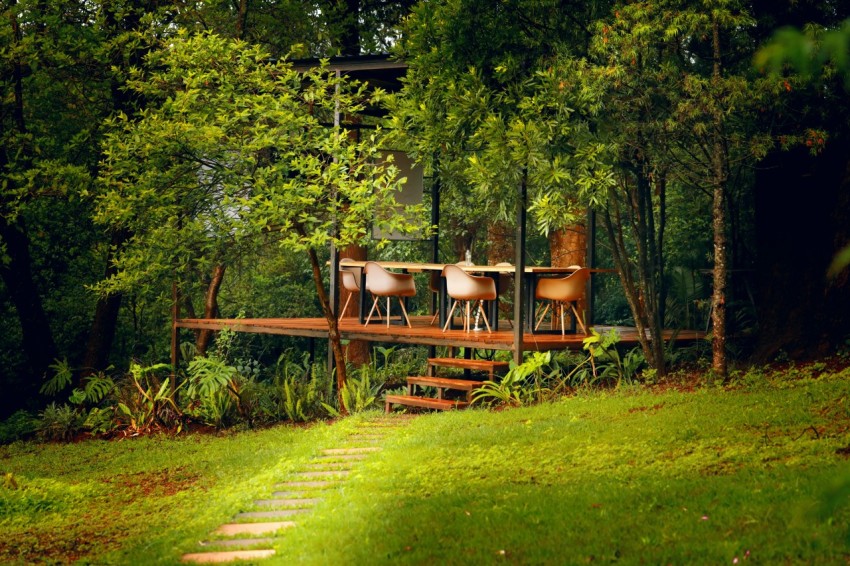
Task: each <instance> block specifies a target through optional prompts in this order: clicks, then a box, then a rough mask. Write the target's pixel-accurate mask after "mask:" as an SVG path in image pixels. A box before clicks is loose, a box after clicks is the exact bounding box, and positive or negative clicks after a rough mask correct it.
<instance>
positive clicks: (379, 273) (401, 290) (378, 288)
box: [363, 261, 416, 328]
mask: <svg viewBox="0 0 850 566" xmlns="http://www.w3.org/2000/svg"><path fill="white" fill-rule="evenodd" d="M363 273H364V274H365V275H366V290H367V291H369V292H370V293H372V295H373V296H374V297H375V300H374V302H372V308H371V309H370V310H369V316H368V317H366V324H369V321H370V320H371V319H372V313H373V312H375V309H377V308H378V299H380V298H381V297H386V298H387V328H389V326H390V298H392V297H397V298H398V304H399V305H401V312H402V313H403V316H404V320H405V322H407V326H408V328H413V326H412V325H411V324H410V318H408V316H407V309H406V308H404V301H403V300H402V297H413V296H414V295H416V284H415V283H414V282H413V275H410V274H407V273H392V272H390V271H387V270H386V269H384V268H383V267H381V266H380V265H378V264H377V263H375V262H374V261H367V262H366V265H365V266H364V267H363ZM378 314H379V315H380V310H379V311H378Z"/></svg>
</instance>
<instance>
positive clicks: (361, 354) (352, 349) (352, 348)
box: [337, 245, 370, 367]
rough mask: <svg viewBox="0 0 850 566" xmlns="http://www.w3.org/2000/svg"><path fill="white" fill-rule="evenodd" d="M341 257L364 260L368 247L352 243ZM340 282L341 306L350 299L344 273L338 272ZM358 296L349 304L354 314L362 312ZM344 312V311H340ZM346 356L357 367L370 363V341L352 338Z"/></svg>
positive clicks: (350, 310) (346, 349)
mask: <svg viewBox="0 0 850 566" xmlns="http://www.w3.org/2000/svg"><path fill="white" fill-rule="evenodd" d="M339 255H340V258H351V259H356V260H360V261H363V260H365V259H366V248H364V247H363V246H355V245H351V246H348V247H347V248H345V249H343V250H340V253H339ZM337 276H338V277H339V283H338V284H337V285H338V288H339V289H340V296H339V304H340V308H342V305H344V304H345V301H346V300H347V299H348V295H350V294H351V293H349V292H348V291H346V290H345V288H343V286H342V275H341V274H338V275H337ZM357 299H358V297H352V298H351V302H350V303H349V305H348V312H349V313H350V314H351V315H352V316H355V317H356V316H359V314H360V301H359V300H357ZM340 314H342V313H340ZM345 356H346V359H347V360H348V361H349V362H350V363H351V364H352V365H354V366H355V367H359V366H362V365H365V364H368V363H369V361H370V360H369V358H370V349H369V343H368V342H366V341H365V340H351V341H350V342H349V343H348V345H347V346H346V347H345Z"/></svg>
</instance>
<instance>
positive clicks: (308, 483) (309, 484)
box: [275, 481, 339, 489]
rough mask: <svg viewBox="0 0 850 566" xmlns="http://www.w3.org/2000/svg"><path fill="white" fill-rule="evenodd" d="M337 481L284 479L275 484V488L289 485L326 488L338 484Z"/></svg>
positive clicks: (289, 486) (288, 486)
mask: <svg viewBox="0 0 850 566" xmlns="http://www.w3.org/2000/svg"><path fill="white" fill-rule="evenodd" d="M338 484H339V482H335V481H285V482H281V483H278V484H275V487H276V488H284V489H286V488H291V487H316V488H327V487H333V486H335V485H338Z"/></svg>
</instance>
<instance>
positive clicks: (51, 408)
mask: <svg viewBox="0 0 850 566" xmlns="http://www.w3.org/2000/svg"><path fill="white" fill-rule="evenodd" d="M82 426H83V419H82V418H81V417H80V415H79V413H77V411H76V409H75V408H74V407H71V406H70V405H68V404H62V405H58V406H57V405H56V402H52V403H50V404H49V405H48V406H47V407H45V408H44V410H43V411H41V412H40V413H39V414H38V425H37V429H36V430H37V432H38V436H39V437H40V438H42V439H43V440H61V441H67V440H70V439H71V438H73V436H74V435H75V434H77V433H78V432H80V430H82Z"/></svg>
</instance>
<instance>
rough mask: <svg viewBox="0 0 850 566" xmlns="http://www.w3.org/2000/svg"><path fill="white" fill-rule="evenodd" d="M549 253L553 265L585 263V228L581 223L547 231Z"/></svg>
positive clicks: (565, 265)
mask: <svg viewBox="0 0 850 566" xmlns="http://www.w3.org/2000/svg"><path fill="white" fill-rule="evenodd" d="M549 255H550V257H551V258H552V261H551V263H552V266H553V267H568V266H570V265H582V266H584V265H587V259H586V258H587V230H586V228H585V226H583V225H581V224H575V225H572V226H565V227H563V228H560V229H558V230H552V231H551V232H549Z"/></svg>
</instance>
